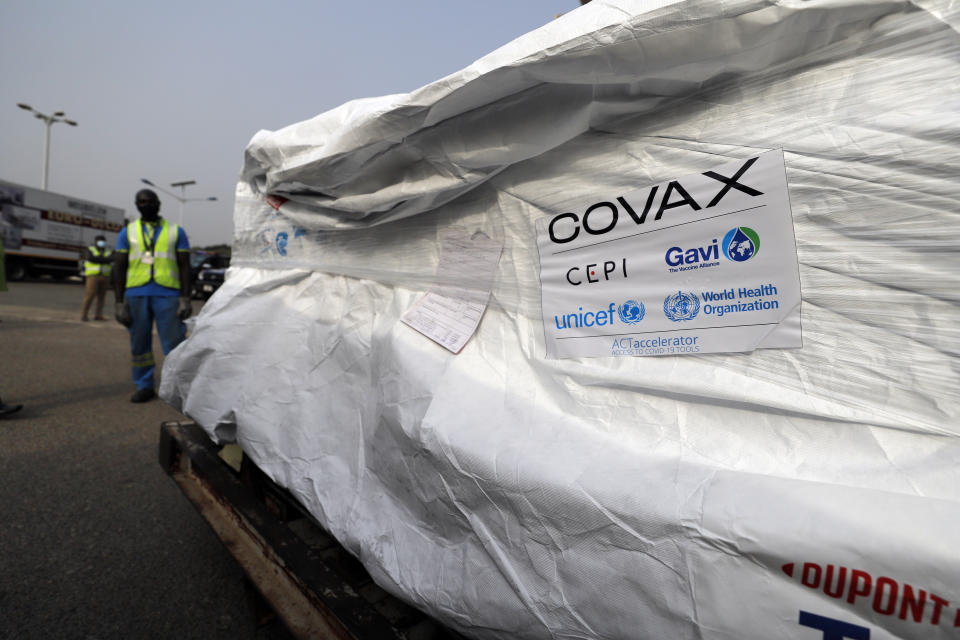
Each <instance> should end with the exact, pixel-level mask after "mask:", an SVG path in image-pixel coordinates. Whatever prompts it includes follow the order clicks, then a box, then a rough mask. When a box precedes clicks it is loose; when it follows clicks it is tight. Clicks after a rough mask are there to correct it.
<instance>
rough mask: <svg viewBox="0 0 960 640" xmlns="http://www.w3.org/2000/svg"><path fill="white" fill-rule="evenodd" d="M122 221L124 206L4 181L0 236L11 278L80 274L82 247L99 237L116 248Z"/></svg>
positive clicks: (0, 199) (1, 183)
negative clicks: (112, 205)
mask: <svg viewBox="0 0 960 640" xmlns="http://www.w3.org/2000/svg"><path fill="white" fill-rule="evenodd" d="M123 225H124V210H123V209H119V208H117V207H110V206H107V205H104V204H99V203H96V202H91V201H89V200H84V199H83V198H76V197H73V196H68V195H63V194H59V193H53V192H51V191H43V190H41V189H34V188H33V187H27V186H24V185H21V184H15V183H12V182H7V181H5V180H0V240H2V242H3V247H4V249H5V250H6V268H7V278H9V279H10V280H22V279H23V278H26V277H28V276H38V275H41V274H49V275H51V276H53V277H54V278H66V277H68V276H71V275H77V274H78V264H79V262H78V261H79V259H80V258H81V256H82V254H83V250H84V248H86V247H88V246H90V245H91V244H93V241H94V238H95V237H96V236H98V235H103V236H105V237H106V239H107V243H108V244H109V245H110V246H111V247H112V246H115V245H116V243H117V236H118V234H119V233H120V230H121V229H123Z"/></svg>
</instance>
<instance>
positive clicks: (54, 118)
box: [17, 102, 77, 191]
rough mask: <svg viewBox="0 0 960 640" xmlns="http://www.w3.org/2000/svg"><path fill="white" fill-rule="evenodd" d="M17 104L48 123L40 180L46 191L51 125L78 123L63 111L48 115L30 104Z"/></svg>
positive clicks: (44, 139)
mask: <svg viewBox="0 0 960 640" xmlns="http://www.w3.org/2000/svg"><path fill="white" fill-rule="evenodd" d="M17 106H18V107H20V108H21V109H24V110H26V111H29V112H30V113H32V114H34V117H36V118H37V119H38V120H43V122H44V124H45V125H46V129H45V130H44V134H43V179H42V181H41V182H40V188H41V189H43V190H44V191H46V190H47V175H48V174H49V172H50V127H52V126H53V123H54V122H66V123H67V124H68V125H70V126H71V127H75V126H77V123H76V122H74V121H73V120H70V119H68V118H65V117H64V116H65V115H66V114H65V113H64V112H63V111H54V112H53V115H50V116H48V115H47V114H45V113H40V112H39V111H37V110H36V109H34V108H33V107H31V106H30V105H28V104H24V103H22V102H18V103H17Z"/></svg>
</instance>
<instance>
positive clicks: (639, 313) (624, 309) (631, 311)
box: [617, 300, 647, 324]
mask: <svg viewBox="0 0 960 640" xmlns="http://www.w3.org/2000/svg"><path fill="white" fill-rule="evenodd" d="M646 313H647V310H646V309H645V308H644V306H643V303H642V302H637V301H636V300H627V301H626V302H624V303H623V304H622V305H620V306H619V307H617V315H619V316H620V319H621V320H622V321H623V323H624V324H637V323H638V322H640V321H641V320H643V316H644V315H646Z"/></svg>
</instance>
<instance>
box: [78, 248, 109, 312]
mask: <svg viewBox="0 0 960 640" xmlns="http://www.w3.org/2000/svg"><path fill="white" fill-rule="evenodd" d="M112 262H113V255H112V254H111V252H110V248H109V247H108V246H107V239H106V238H105V237H104V236H97V237H96V239H95V241H94V243H93V246H92V247H87V250H86V251H85V252H84V255H83V275H84V277H85V278H86V279H87V291H86V294H85V295H84V296H83V308H82V309H81V311H80V319H81V320H83V321H84V322H86V321H87V320H88V319H89V318H87V311H89V310H90V303H91V302H93V299H94V298H96V299H97V313H96V315H94V316H93V319H94V320H106V318H104V317H103V303H104V301H105V300H106V298H107V289H108V288H109V287H110V264H111V263H112Z"/></svg>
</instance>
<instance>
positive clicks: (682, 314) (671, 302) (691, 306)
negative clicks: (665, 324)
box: [663, 291, 700, 322]
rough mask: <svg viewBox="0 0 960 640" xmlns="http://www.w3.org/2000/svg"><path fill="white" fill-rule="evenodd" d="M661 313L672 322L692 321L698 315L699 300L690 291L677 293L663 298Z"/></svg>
mask: <svg viewBox="0 0 960 640" xmlns="http://www.w3.org/2000/svg"><path fill="white" fill-rule="evenodd" d="M663 313H664V315H665V316H667V318H669V319H670V320H673V321H674V322H681V321H683V320H693V319H694V318H696V317H697V314H698V313H700V298H698V297H697V294H695V293H693V292H692V291H677V292H676V293H674V294H671V295H669V296H667V297H666V298H664V300H663Z"/></svg>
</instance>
